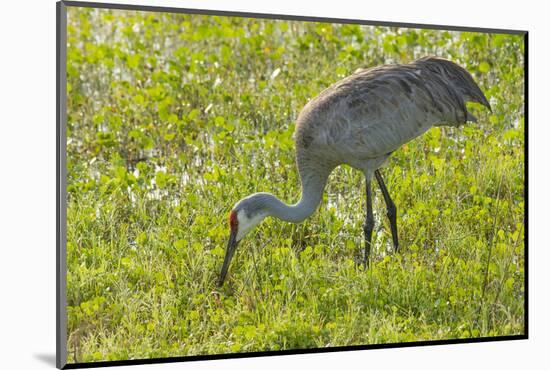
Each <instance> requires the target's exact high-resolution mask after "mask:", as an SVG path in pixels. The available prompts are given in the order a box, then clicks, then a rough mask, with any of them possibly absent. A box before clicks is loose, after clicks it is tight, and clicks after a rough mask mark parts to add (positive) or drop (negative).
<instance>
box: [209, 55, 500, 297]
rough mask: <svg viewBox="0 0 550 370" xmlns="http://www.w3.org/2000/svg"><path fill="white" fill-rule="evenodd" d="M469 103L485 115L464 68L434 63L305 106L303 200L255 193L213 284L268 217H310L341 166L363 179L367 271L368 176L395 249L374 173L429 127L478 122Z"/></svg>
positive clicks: (353, 80) (377, 75)
mask: <svg viewBox="0 0 550 370" xmlns="http://www.w3.org/2000/svg"><path fill="white" fill-rule="evenodd" d="M467 101H471V102H477V103H480V104H482V105H484V106H485V107H487V108H489V110H490V109H491V107H490V105H489V102H488V101H487V98H486V97H485V96H484V95H483V92H482V91H481V89H480V88H479V86H478V85H477V84H476V83H475V82H474V79H473V78H472V76H471V75H470V74H469V73H468V72H467V71H466V70H465V69H464V68H462V67H460V66H459V65H457V64H455V63H453V62H451V61H449V60H446V59H443V58H438V57H424V58H421V59H418V60H415V61H413V62H411V63H409V64H395V65H383V66H379V67H375V68H371V69H366V70H359V71H357V72H355V73H354V74H352V75H350V76H348V77H346V78H344V79H343V80H341V81H339V82H336V83H335V84H333V85H332V86H330V87H328V88H327V89H326V90H324V91H322V92H321V93H320V94H319V95H318V96H317V97H316V98H314V99H312V100H311V101H310V102H309V103H307V104H306V106H305V107H304V108H303V109H302V111H301V112H300V114H299V116H298V119H297V123H296V131H295V141H296V164H297V167H298V173H299V175H300V180H301V184H302V196H301V199H300V200H299V201H298V202H297V203H296V204H293V205H286V204H285V203H283V202H281V201H280V200H279V199H277V198H276V197H275V196H274V195H272V194H269V193H256V194H252V195H250V196H248V197H246V198H244V199H241V200H240V201H239V202H238V203H237V204H236V205H235V206H234V207H233V209H232V210H231V213H230V216H229V221H230V228H231V231H230V237H229V243H228V245H227V249H226V252H225V258H224V262H223V266H222V269H221V273H220V277H219V281H218V284H219V285H220V286H221V285H223V282H224V280H225V276H226V274H227V270H228V268H229V264H230V262H231V258H232V257H233V254H234V253H235V249H236V247H237V244H238V242H239V241H240V240H241V239H242V238H243V237H244V236H245V235H246V234H247V233H249V232H250V230H252V229H253V228H254V227H255V226H256V225H258V224H259V223H260V222H261V221H262V220H263V219H264V218H265V217H267V216H273V217H276V218H279V219H281V220H283V221H289V222H295V223H298V222H302V221H303V220H304V219H306V218H307V217H308V216H310V215H311V214H312V213H313V212H314V211H315V209H316V208H317V206H318V205H319V203H320V201H321V198H322V193H323V190H324V187H325V184H326V182H327V178H328V176H329V174H330V173H331V171H332V170H333V169H334V168H335V167H337V166H338V165H341V164H347V165H349V166H351V167H353V168H355V169H358V170H360V171H362V172H363V173H364V175H365V179H366V197H367V201H366V219H365V224H364V225H363V230H364V237H365V253H364V263H365V265H367V264H368V259H369V254H370V248H371V239H372V231H373V227H374V219H373V212H372V193H371V180H372V178H373V176H375V177H376V181H377V182H378V185H379V186H380V189H381V191H382V195H383V197H384V201H385V203H386V208H387V216H388V218H389V221H390V228H391V234H392V241H393V245H394V249H395V250H397V248H398V237H397V221H396V218H397V211H396V207H395V204H394V203H393V201H392V199H391V197H390V195H389V193H388V190H387V188H386V186H385V184H384V180H383V179H382V175H381V174H380V171H379V168H380V167H381V166H382V164H383V163H384V162H385V161H386V160H387V159H388V158H389V157H390V155H391V154H392V153H393V152H394V151H395V150H397V149H398V148H399V147H400V146H401V145H403V144H405V143H407V142H408V141H410V140H412V139H414V138H416V137H417V136H419V135H421V134H423V133H424V132H426V131H427V130H428V129H430V128H431V127H432V126H443V125H446V126H455V127H458V126H460V125H461V124H464V123H466V122H467V121H472V122H477V119H476V117H474V116H473V115H472V114H471V113H470V112H468V111H467V109H466V102H467Z"/></svg>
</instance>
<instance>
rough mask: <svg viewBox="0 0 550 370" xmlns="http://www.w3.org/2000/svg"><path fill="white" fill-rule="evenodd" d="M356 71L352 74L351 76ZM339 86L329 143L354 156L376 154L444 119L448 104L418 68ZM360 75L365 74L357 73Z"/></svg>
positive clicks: (329, 114)
mask: <svg viewBox="0 0 550 370" xmlns="http://www.w3.org/2000/svg"><path fill="white" fill-rule="evenodd" d="M360 73H361V72H360ZM354 76H355V75H352V76H351V78H350V79H352V80H353V78H354ZM366 77H367V78H365V77H364V76H363V78H364V79H365V80H364V81H363V82H362V83H361V81H359V82H360V83H357V82H358V81H353V83H351V84H345V83H344V84H342V86H341V87H336V89H335V90H334V91H335V94H334V97H335V99H332V101H331V102H330V104H331V109H330V112H327V125H328V136H327V137H326V140H327V141H326V143H327V144H329V141H330V142H331V143H330V145H332V146H333V145H338V147H339V149H340V150H341V151H342V152H343V153H349V155H352V156H353V157H356V158H365V159H367V158H376V157H379V156H382V155H385V154H388V153H391V152H392V151H394V150H396V149H398V148H399V147H400V146H401V145H403V144H405V143H407V142H408V141H410V140H412V139H414V138H415V137H417V136H419V135H421V134H423V133H424V132H426V131H427V130H429V129H430V128H431V127H432V126H433V125H434V124H436V123H438V122H441V121H442V120H444V119H445V117H442V114H441V113H442V112H443V111H444V109H443V108H442V107H441V106H440V104H439V103H438V102H437V100H436V99H434V96H433V95H432V93H431V92H430V89H429V85H427V83H426V81H423V80H422V76H420V74H419V72H418V71H414V70H400V71H399V73H392V71H385V73H384V74H381V75H379V76H377V78H368V77H370V76H369V75H368V74H367V76H366ZM355 78H356V79H359V80H361V78H362V76H360V75H359V76H355Z"/></svg>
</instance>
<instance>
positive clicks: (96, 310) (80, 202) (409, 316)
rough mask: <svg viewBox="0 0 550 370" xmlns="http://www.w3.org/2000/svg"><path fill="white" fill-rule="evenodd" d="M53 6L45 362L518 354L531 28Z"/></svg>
mask: <svg viewBox="0 0 550 370" xmlns="http://www.w3.org/2000/svg"><path fill="white" fill-rule="evenodd" d="M58 5H59V8H58V10H59V12H58V27H59V34H58V37H59V42H60V45H59V46H58V49H59V50H58V52H59V53H58V55H59V60H58V69H59V76H58V77H59V84H60V85H59V86H58V94H60V96H59V101H58V106H59V127H58V132H59V140H60V141H59V143H58V154H59V162H58V163H59V164H58V166H59V167H58V172H59V180H58V181H59V184H58V185H59V187H58V191H59V196H60V198H59V199H60V203H59V209H58V221H59V225H58V226H59V229H58V233H59V235H58V240H59V251H58V252H59V255H58V261H59V264H58V274H59V275H58V284H59V285H58V289H60V290H59V292H58V293H59V294H58V304H59V307H58V326H59V329H58V330H59V332H58V366H59V367H63V366H66V367H80V366H103V365H106V364H137V363H147V362H166V361H185V360H196V359H210V358H224V357H239V356H240V357H242V356H256V355H277V354H289V353H306V352H318V351H334V350H352V349H368V348H380V347H399V346H406V345H425V344H441V343H460V342H474V341H486V340H503V339H522V338H526V337H527V327H526V314H527V312H526V294H527V291H526V289H525V288H526V274H525V269H526V243H525V236H526V212H525V210H526V158H525V155H526V147H525V144H526V143H525V138H526V128H527V122H526V111H525V107H526V105H525V104H526V101H525V99H526V96H525V81H526V59H525V55H526V54H525V52H526V40H527V34H526V32H520V31H507V30H485V29H479V30H475V29H465V28H459V27H439V26H438V27H435V26H421V25H397V24H390V23H388V24H384V23H382V22H367V21H346V20H331V19H315V18H304V17H288V16H287V17H285V16H275V15H254V14H240V13H224V12H213V11H197V10H183V9H168V8H146V7H138V6H136V7H133V6H120V5H108V6H104V5H101V4H93V5H90V4H85V3H71V2H64V3H60V4H58Z"/></svg>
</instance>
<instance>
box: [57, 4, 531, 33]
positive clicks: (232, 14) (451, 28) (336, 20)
mask: <svg viewBox="0 0 550 370" xmlns="http://www.w3.org/2000/svg"><path fill="white" fill-rule="evenodd" d="M62 2H63V3H64V4H65V5H66V6H74V7H82V8H100V9H117V10H136V11H145V12H162V13H186V14H204V15H219V16H229V17H250V18H264V19H283V20H287V21H305V22H324V23H342V24H361V25H368V26H385V27H404V28H422V29H433V30H441V29H444V30H446V31H463V32H484V33H502V34H517V35H522V34H525V33H527V31H526V30H512V29H499V28H483V27H464V26H451V25H435V24H425V23H405V22H386V21H375V20H363V19H348V18H330V17H316V16H303V15H292V14H268V13H253V12H243V11H229V10H214V9H191V8H176V7H165V6H152V5H132V4H113V3H99V2H84V1H71V0H67V1H65V0H63V1H62Z"/></svg>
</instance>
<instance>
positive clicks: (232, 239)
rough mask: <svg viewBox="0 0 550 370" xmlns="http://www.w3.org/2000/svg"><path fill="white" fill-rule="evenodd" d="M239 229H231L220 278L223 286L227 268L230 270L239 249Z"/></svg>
mask: <svg viewBox="0 0 550 370" xmlns="http://www.w3.org/2000/svg"><path fill="white" fill-rule="evenodd" d="M237 243H238V242H237V229H236V228H235V229H233V230H231V235H230V236H229V242H228V243H227V249H226V250H225V258H224V260H223V266H222V271H221V272H220V279H219V280H218V286H219V287H221V286H222V285H223V282H224V281H225V276H226V275H227V270H229V264H230V263H231V259H232V258H233V254H234V253H235V249H237Z"/></svg>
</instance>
